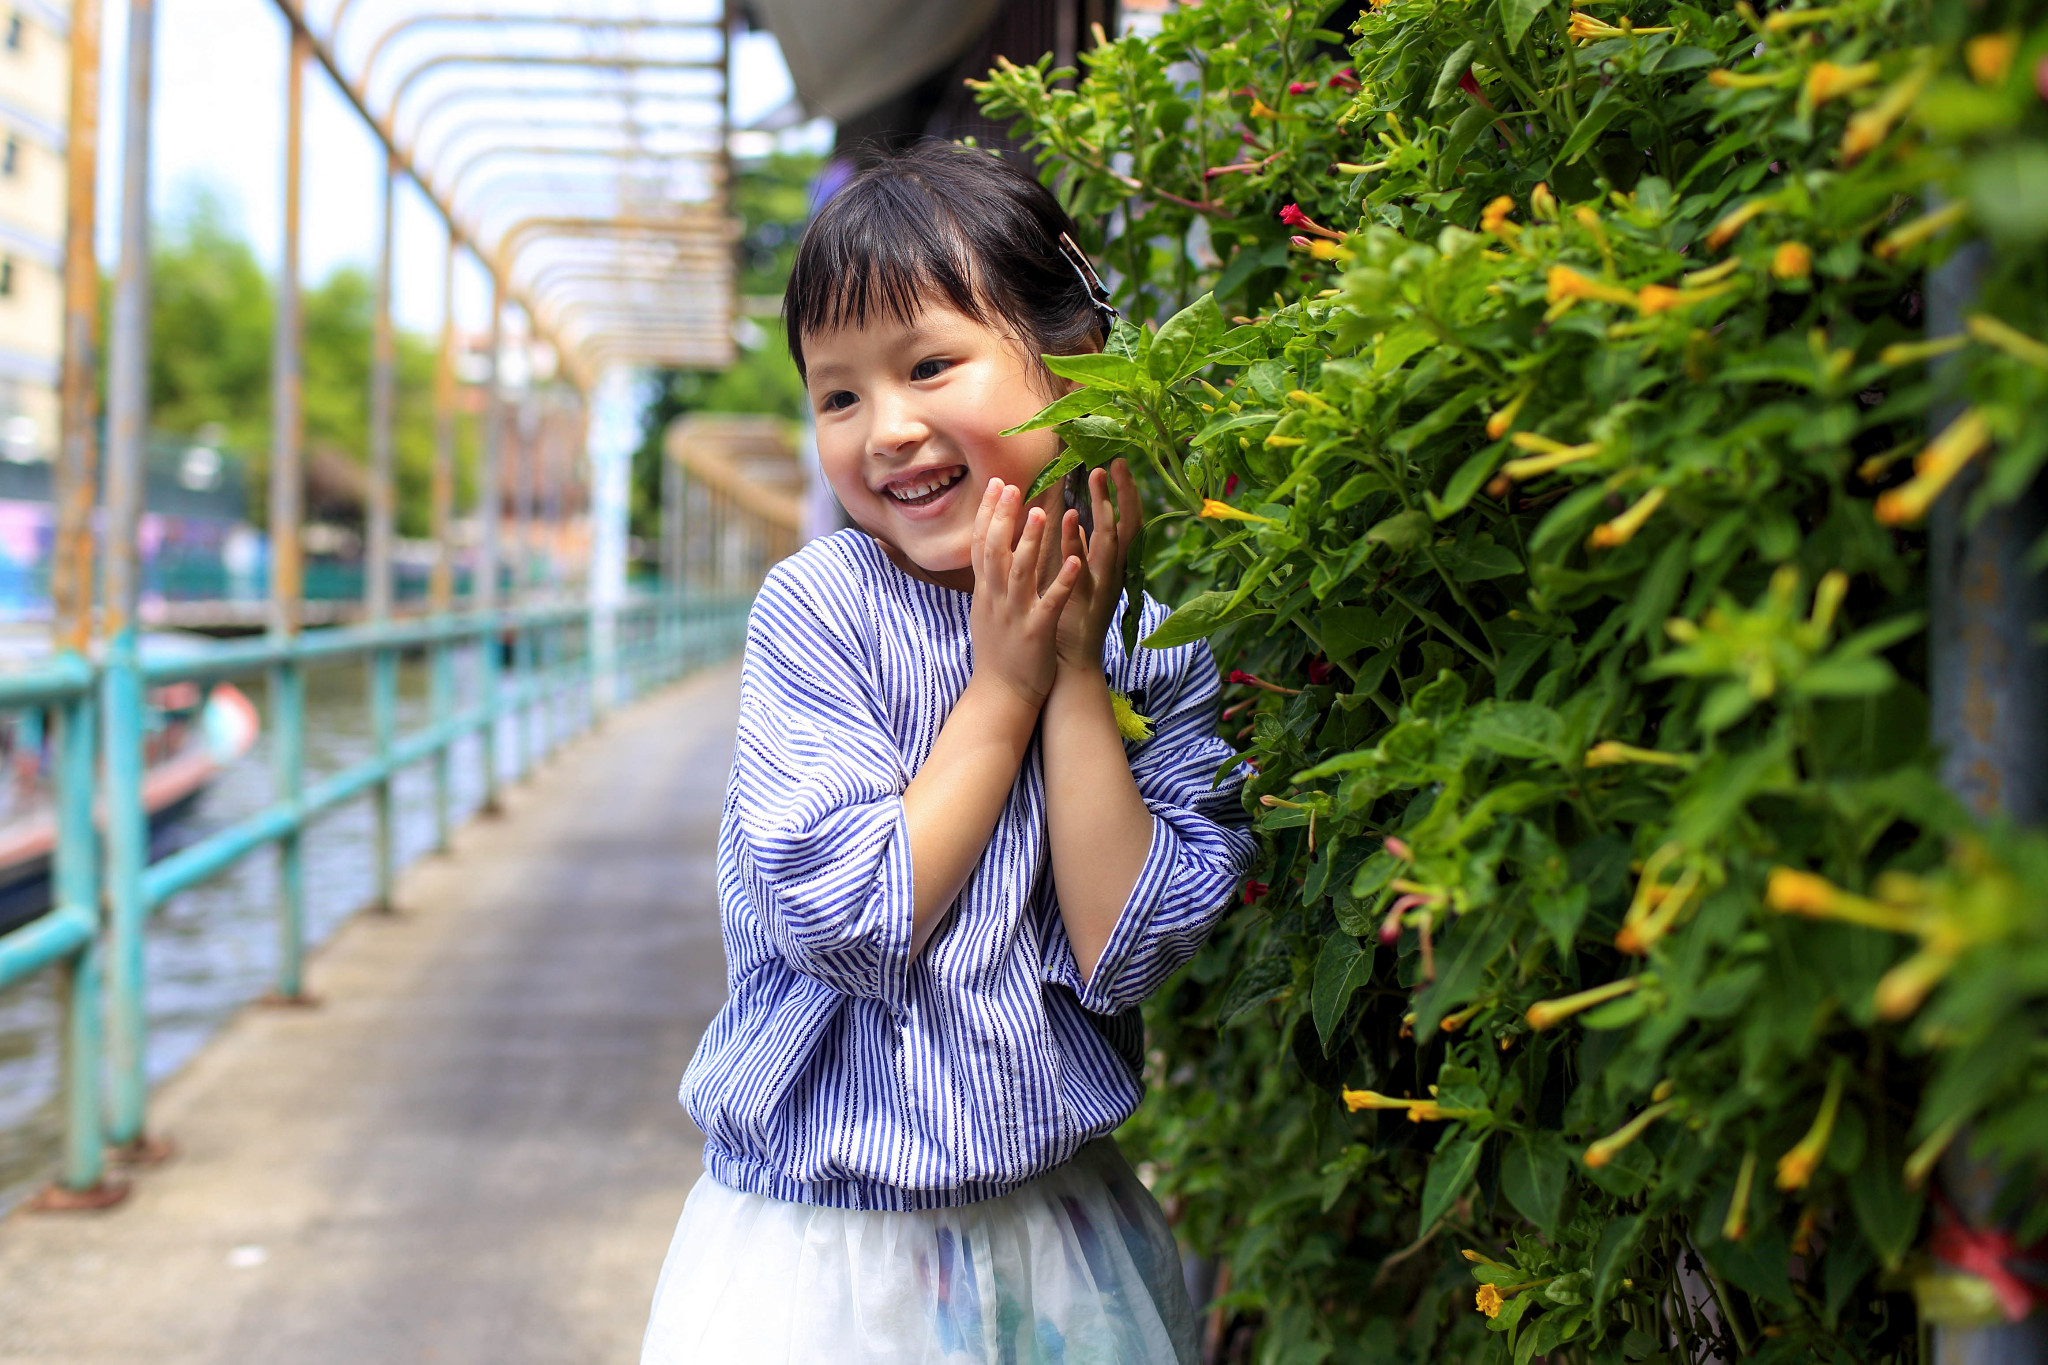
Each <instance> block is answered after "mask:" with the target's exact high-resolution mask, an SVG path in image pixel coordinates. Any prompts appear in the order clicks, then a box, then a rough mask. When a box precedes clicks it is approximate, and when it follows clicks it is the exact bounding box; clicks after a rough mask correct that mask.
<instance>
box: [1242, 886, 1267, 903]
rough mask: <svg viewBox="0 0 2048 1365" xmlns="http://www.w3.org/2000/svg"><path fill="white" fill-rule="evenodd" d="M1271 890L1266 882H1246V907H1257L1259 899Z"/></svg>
mask: <svg viewBox="0 0 2048 1365" xmlns="http://www.w3.org/2000/svg"><path fill="white" fill-rule="evenodd" d="M1271 889H1272V888H1271V887H1269V886H1267V885H1266V884H1265V883H1264V882H1246V883H1245V884H1244V903H1245V904H1246V905H1256V904H1257V903H1258V900H1259V897H1261V896H1263V895H1265V894H1266V892H1268V891H1269V890H1271Z"/></svg>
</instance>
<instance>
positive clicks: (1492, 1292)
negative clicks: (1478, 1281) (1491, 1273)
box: [1478, 1284, 1506, 1318]
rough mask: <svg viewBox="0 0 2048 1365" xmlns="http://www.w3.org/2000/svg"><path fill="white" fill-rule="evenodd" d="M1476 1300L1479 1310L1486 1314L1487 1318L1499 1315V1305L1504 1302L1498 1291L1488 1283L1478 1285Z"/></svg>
mask: <svg viewBox="0 0 2048 1365" xmlns="http://www.w3.org/2000/svg"><path fill="white" fill-rule="evenodd" d="M1478 1301H1479V1311H1480V1312H1482V1313H1484V1314H1486V1316H1488V1317H1489V1318H1497V1317H1499V1316H1500V1309H1501V1305H1502V1304H1503V1303H1505V1302H1506V1300H1505V1299H1503V1298H1501V1296H1500V1291H1499V1290H1498V1289H1495V1288H1494V1287H1493V1286H1492V1285H1490V1284H1482V1285H1480V1286H1479V1295H1478Z"/></svg>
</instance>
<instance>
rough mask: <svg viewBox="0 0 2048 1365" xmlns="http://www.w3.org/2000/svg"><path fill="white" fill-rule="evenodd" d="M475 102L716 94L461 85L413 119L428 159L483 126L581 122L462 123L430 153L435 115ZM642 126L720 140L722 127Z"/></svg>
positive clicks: (661, 99) (694, 98) (701, 98)
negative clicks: (428, 139)
mask: <svg viewBox="0 0 2048 1365" xmlns="http://www.w3.org/2000/svg"><path fill="white" fill-rule="evenodd" d="M474 100H517V101H519V102H520V105H521V107H522V108H529V107H531V106H532V105H533V104H535V103H552V102H553V101H555V100H575V101H578V102H581V103H592V104H599V103H606V102H609V101H613V100H616V101H618V102H619V103H620V104H622V105H625V106H626V107H628V108H632V107H634V106H635V105H639V104H693V105H694V104H709V103H710V102H711V100H712V96H710V95H708V94H707V95H693V94H683V93H680V92H675V91H661V90H647V89H641V88H637V87H636V88H633V89H621V88H620V87H618V86H616V85H607V86H587V87H586V86H574V85H559V86H556V85H550V86H514V85H486V86H476V85H458V86H455V87H453V88H452V89H448V90H444V91H442V92H441V93H440V94H438V95H436V96H434V97H433V98H432V99H431V100H428V101H427V105H426V107H425V108H424V109H422V110H420V112H419V113H418V114H416V115H414V117H413V143H414V147H415V150H416V151H417V153H418V155H419V157H420V159H421V160H422V161H433V160H435V159H437V158H439V157H441V156H444V155H446V154H447V153H448V151H449V149H450V148H452V147H454V146H455V145H456V144H457V143H458V142H459V140H460V139H461V138H463V137H465V136H467V135H468V134H470V133H471V132H474V131H476V130H477V129H479V128H492V127H529V128H560V127H576V126H579V121H577V120H568V119H564V120H559V121H558V120H552V119H492V118H489V117H484V118H480V119H472V120H469V121H467V122H464V123H458V124H457V125H455V128H454V130H453V131H452V132H448V133H444V134H442V135H441V137H440V138H439V139H438V140H436V141H435V143H434V144H433V146H432V148H431V149H430V148H429V147H428V146H427V145H426V143H425V141H424V139H425V138H426V136H427V130H428V129H429V128H431V127H432V126H433V122H434V119H435V117H436V116H437V115H439V114H441V113H443V112H445V111H446V110H449V109H453V108H455V107H456V106H457V105H461V104H467V103H469V102H471V101H474ZM621 122H624V123H625V124H626V125H627V126H633V125H632V124H631V121H630V120H622V121H621ZM589 126H592V127H600V126H611V121H610V120H607V121H605V122H604V123H602V124H600V123H598V122H597V121H596V120H591V121H590V123H589ZM640 126H644V127H648V128H653V129H673V130H675V131H687V130H703V131H706V132H709V133H711V134H712V137H713V139H714V141H715V140H716V139H717V136H718V126H717V124H716V123H713V124H710V125H706V124H702V123H680V122H679V123H649V124H645V125H640Z"/></svg>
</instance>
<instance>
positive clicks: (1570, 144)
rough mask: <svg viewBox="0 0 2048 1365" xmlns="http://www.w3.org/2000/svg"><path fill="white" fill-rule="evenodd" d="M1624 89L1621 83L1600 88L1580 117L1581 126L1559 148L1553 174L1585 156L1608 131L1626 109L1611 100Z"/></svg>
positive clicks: (1618, 102)
mask: <svg viewBox="0 0 2048 1365" xmlns="http://www.w3.org/2000/svg"><path fill="white" fill-rule="evenodd" d="M1622 88H1623V87H1622V86H1621V85H1620V84H1619V83H1616V84H1613V85H1603V86H1601V87H1600V93H1599V94H1597V95H1595V96H1594V97H1593V103H1592V104H1591V105H1589V106H1588V107H1587V109H1586V111H1585V112H1584V113H1582V114H1580V115H1579V126H1578V127H1576V128H1574V129H1573V130H1572V135H1571V136H1570V137H1568V138H1566V139H1565V143H1564V146H1562V147H1560V148H1558V150H1557V155H1556V156H1555V157H1554V158H1552V160H1551V169H1552V173H1553V174H1554V173H1555V172H1556V170H1557V168H1559V167H1562V166H1569V165H1571V164H1572V163H1573V162H1574V161H1577V160H1578V159H1579V158H1580V157H1582V156H1584V155H1585V154H1586V149H1587V148H1589V147H1591V146H1592V145H1593V143H1594V142H1595V140H1597V139H1598V138H1599V136H1600V134H1602V133H1604V132H1606V131H1607V125H1608V124H1609V123H1612V122H1613V121H1614V116H1615V115H1616V114H1619V113H1620V112H1621V111H1622V109H1623V108H1624V107H1625V106H1624V105H1623V102H1622V101H1621V100H1619V99H1614V98H1611V97H1612V96H1613V95H1614V93H1615V92H1616V91H1617V90H1620V89H1622Z"/></svg>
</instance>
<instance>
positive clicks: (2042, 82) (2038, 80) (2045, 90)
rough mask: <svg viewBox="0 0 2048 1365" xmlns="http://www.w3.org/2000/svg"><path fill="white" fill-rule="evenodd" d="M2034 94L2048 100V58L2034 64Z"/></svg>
mask: <svg viewBox="0 0 2048 1365" xmlns="http://www.w3.org/2000/svg"><path fill="white" fill-rule="evenodd" d="M2034 93H2035V94H2037V95H2039V96H2040V97H2041V98H2042V99H2044V100H2048V57H2043V58H2042V59H2041V60H2040V61H2039V62H2037V63H2035V64H2034Z"/></svg>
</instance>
